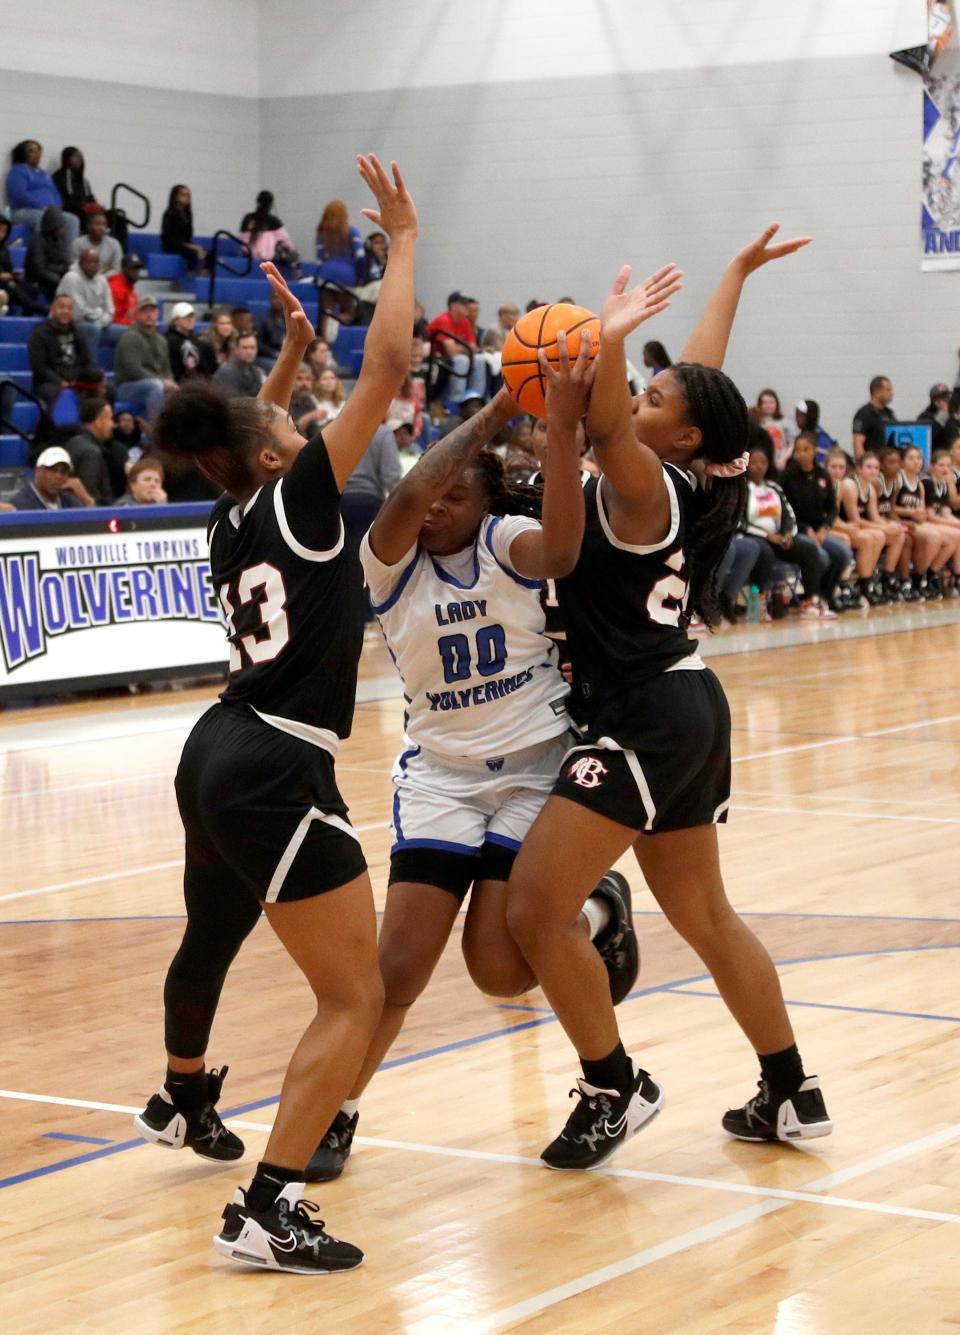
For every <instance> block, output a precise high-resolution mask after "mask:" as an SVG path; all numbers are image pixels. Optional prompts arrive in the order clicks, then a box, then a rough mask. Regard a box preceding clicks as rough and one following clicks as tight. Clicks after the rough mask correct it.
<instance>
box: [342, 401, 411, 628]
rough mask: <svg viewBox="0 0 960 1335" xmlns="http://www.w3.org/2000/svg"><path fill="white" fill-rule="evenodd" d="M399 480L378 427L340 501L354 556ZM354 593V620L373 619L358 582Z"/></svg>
mask: <svg viewBox="0 0 960 1335" xmlns="http://www.w3.org/2000/svg"><path fill="white" fill-rule="evenodd" d="M401 476H402V469H401V467H400V456H399V454H398V453H397V440H396V437H395V436H394V434H393V432H392V431H391V430H390V428H389V427H388V426H386V425H383V426H379V427H377V429H376V431H375V432H374V435H373V439H372V440H371V442H370V444H369V445H368V446H367V449H366V452H365V453H364V454H363V456H362V458H361V460H360V462H359V463H358V464H357V466H356V468H355V469H354V470H353V472H352V473H351V474H350V476H349V477H348V478H347V481H346V484H345V486H344V488H343V492H342V494H341V497H340V513H341V514H342V515H343V527H344V529H345V530H346V535H347V544H348V546H349V547H350V549H351V551H353V552H354V554H356V553H358V552H359V550H360V542H361V539H362V538H363V535H364V534H365V533H366V532H367V531H368V529H369V528H370V525H371V524H372V523H373V521H374V520H375V519H376V517H377V515H378V514H379V512H380V507H381V506H382V505H383V503H384V501H385V500H386V499H387V497H388V496H389V495H390V492H391V491H392V490H393V489H394V487H395V486H396V485H397V483H398V482H399V481H400V478H401ZM358 564H359V563H358ZM356 589H357V593H358V595H359V596H358V598H357V601H356V614H357V619H358V620H359V621H360V622H361V623H363V622H365V621H370V620H372V619H373V612H372V610H371V607H370V598H369V596H368V595H367V591H366V589H365V588H364V587H363V585H362V583H361V581H360V580H359V579H358V580H357V581H356Z"/></svg>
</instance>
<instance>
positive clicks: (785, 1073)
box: [757, 1043, 807, 1097]
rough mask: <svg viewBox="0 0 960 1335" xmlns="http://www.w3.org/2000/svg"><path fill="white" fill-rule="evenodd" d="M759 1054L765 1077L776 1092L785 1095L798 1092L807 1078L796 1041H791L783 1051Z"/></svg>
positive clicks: (761, 1068)
mask: <svg viewBox="0 0 960 1335" xmlns="http://www.w3.org/2000/svg"><path fill="white" fill-rule="evenodd" d="M757 1056H758V1057H759V1058H760V1070H761V1073H762V1074H763V1078H764V1080H766V1082H767V1084H768V1085H769V1086H770V1088H771V1089H772V1090H773V1092H774V1093H775V1094H780V1095H783V1096H784V1097H787V1096H789V1095H790V1094H796V1092H797V1090H798V1089H799V1088H800V1086H801V1085H802V1084H803V1082H804V1080H806V1078H807V1077H806V1076H805V1075H804V1073H803V1062H802V1061H801V1060H800V1053H799V1052H798V1051H797V1045H796V1043H791V1044H790V1046H789V1047H788V1048H784V1049H783V1051H782V1052H771V1053H768V1054H767V1055H766V1056H764V1054H763V1053H762V1052H758V1053H757Z"/></svg>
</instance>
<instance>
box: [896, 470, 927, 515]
mask: <svg viewBox="0 0 960 1335" xmlns="http://www.w3.org/2000/svg"><path fill="white" fill-rule="evenodd" d="M897 504H898V505H900V506H902V507H903V509H904V510H921V509H923V507H924V505H925V504H926V500H925V498H924V494H923V484H922V482H921V481H920V479H919V478H914V480H913V482H910V480H909V479H908V477H907V475H906V473H901V474H900V477H899V480H898V481H897Z"/></svg>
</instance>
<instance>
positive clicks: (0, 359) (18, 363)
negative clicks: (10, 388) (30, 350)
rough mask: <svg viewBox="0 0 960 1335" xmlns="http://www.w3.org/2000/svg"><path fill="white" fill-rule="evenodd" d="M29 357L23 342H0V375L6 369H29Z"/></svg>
mask: <svg viewBox="0 0 960 1335" xmlns="http://www.w3.org/2000/svg"><path fill="white" fill-rule="evenodd" d="M29 370H30V358H29V357H28V356H27V345H26V344H25V343H0V375H6V373H7V372H8V371H29Z"/></svg>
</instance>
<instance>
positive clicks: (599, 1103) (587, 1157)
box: [540, 1067, 663, 1170]
mask: <svg viewBox="0 0 960 1335" xmlns="http://www.w3.org/2000/svg"><path fill="white" fill-rule="evenodd" d="M634 1071H635V1074H634V1078H633V1082H632V1084H631V1085H630V1088H629V1089H628V1090H627V1092H626V1093H625V1094H620V1093H618V1091H617V1090H615V1089H597V1088H595V1086H593V1085H588V1084H587V1082H586V1080H578V1081H577V1088H576V1089H571V1091H570V1097H571V1098H573V1097H574V1096H576V1097H577V1098H579V1100H580V1102H579V1103H578V1104H577V1106H576V1107H575V1108H574V1110H573V1112H572V1113H571V1114H570V1116H569V1118H568V1119H567V1125H566V1126H565V1127H564V1128H563V1130H562V1131H561V1132H560V1134H559V1136H557V1138H556V1140H555V1141H554V1142H553V1143H552V1144H551V1145H548V1146H547V1148H546V1149H545V1150H544V1151H543V1153H542V1154H541V1155H540V1158H541V1159H542V1160H543V1162H544V1163H545V1164H546V1165H547V1167H548V1168H576V1169H581V1170H583V1169H588V1168H599V1166H600V1165H601V1164H602V1163H606V1161H607V1160H608V1159H609V1158H610V1156H611V1155H612V1154H614V1153H615V1152H616V1151H617V1150H618V1149H619V1148H620V1146H621V1145H622V1144H623V1142H624V1141H625V1140H629V1139H630V1137H631V1136H635V1135H636V1134H637V1132H638V1131H639V1130H640V1129H641V1127H643V1126H645V1125H646V1124H647V1122H649V1121H650V1119H651V1118H652V1117H655V1116H656V1115H657V1113H658V1112H659V1111H660V1109H661V1108H662V1107H663V1090H662V1089H661V1088H660V1086H659V1085H658V1084H657V1083H656V1081H655V1080H652V1079H651V1078H650V1076H649V1075H648V1073H647V1072H646V1071H638V1070H637V1069H636V1067H635V1068H634Z"/></svg>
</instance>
